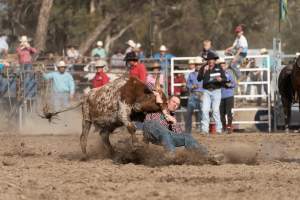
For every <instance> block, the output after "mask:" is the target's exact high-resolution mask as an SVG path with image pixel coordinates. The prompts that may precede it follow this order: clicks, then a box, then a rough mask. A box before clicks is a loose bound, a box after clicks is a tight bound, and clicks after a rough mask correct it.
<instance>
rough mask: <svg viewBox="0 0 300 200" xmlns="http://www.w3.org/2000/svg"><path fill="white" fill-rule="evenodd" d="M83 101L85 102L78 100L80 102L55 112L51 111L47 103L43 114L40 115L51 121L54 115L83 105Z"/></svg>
mask: <svg viewBox="0 0 300 200" xmlns="http://www.w3.org/2000/svg"><path fill="white" fill-rule="evenodd" d="M82 103H83V101H80V102H78V103H76V104H74V105H71V106H69V107H66V108H64V109H62V110H58V111H55V112H50V111H49V107H48V105H45V106H44V107H43V114H42V115H41V114H39V116H40V117H41V118H44V119H48V121H49V122H51V121H52V119H53V117H54V116H56V115H58V114H59V113H63V112H67V111H70V110H73V109H75V108H77V107H79V106H81V105H82Z"/></svg>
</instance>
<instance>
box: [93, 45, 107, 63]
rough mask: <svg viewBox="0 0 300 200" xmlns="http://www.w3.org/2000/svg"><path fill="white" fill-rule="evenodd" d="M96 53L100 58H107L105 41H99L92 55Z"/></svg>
mask: <svg viewBox="0 0 300 200" xmlns="http://www.w3.org/2000/svg"><path fill="white" fill-rule="evenodd" d="M95 55H98V56H99V57H100V59H103V60H106V58H107V52H106V51H105V49H104V48H103V42H102V41H98V42H97V47H96V48H94V49H93V50H92V55H91V57H94V56H95Z"/></svg>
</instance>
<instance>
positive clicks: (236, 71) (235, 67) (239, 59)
mask: <svg viewBox="0 0 300 200" xmlns="http://www.w3.org/2000/svg"><path fill="white" fill-rule="evenodd" d="M244 59H245V57H244V56H241V55H239V56H238V57H237V60H236V62H235V63H231V65H230V67H231V69H232V70H233V72H234V75H235V76H236V78H237V79H240V77H241V75H242V73H241V71H240V69H239V68H238V66H239V65H241V64H242V63H243V61H244Z"/></svg>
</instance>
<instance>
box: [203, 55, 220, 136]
mask: <svg viewBox="0 0 300 200" xmlns="http://www.w3.org/2000/svg"><path fill="white" fill-rule="evenodd" d="M217 59H219V56H218V55H217V54H216V53H215V52H213V51H209V52H208V54H207V58H206V60H207V65H205V66H204V67H202V68H201V69H200V70H199V73H198V81H203V88H204V90H203V102H202V120H201V125H202V127H201V128H202V132H203V133H204V134H208V131H209V123H210V117H209V112H210V110H211V109H212V116H213V118H214V121H215V122H216V129H217V133H219V134H220V133H221V132H222V123H221V120H220V102H221V87H222V85H223V83H224V82H225V81H226V76H225V72H224V71H223V69H222V68H221V66H220V65H218V64H216V60H217Z"/></svg>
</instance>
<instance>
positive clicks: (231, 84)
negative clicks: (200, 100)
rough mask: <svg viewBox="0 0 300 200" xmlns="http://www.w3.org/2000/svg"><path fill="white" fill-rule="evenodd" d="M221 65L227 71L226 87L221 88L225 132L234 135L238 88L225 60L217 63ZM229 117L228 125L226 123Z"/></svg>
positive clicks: (222, 117)
mask: <svg viewBox="0 0 300 200" xmlns="http://www.w3.org/2000/svg"><path fill="white" fill-rule="evenodd" d="M217 63H218V64H220V65H221V67H222V69H223V70H224V71H225V76H226V79H227V82H226V83H225V84H224V87H222V88H221V96H222V97H221V103H220V115H221V122H222V127H223V131H224V132H226V131H227V133H228V134H230V133H232V119H233V118H232V108H233V106H234V88H235V87H236V82H235V80H234V77H233V74H232V73H231V72H230V69H229V68H228V64H227V63H226V61H225V59H224V58H220V59H219V60H218V61H217ZM226 117H227V123H226Z"/></svg>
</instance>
